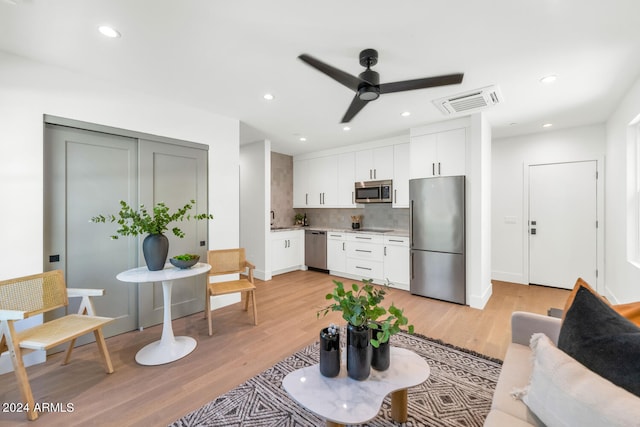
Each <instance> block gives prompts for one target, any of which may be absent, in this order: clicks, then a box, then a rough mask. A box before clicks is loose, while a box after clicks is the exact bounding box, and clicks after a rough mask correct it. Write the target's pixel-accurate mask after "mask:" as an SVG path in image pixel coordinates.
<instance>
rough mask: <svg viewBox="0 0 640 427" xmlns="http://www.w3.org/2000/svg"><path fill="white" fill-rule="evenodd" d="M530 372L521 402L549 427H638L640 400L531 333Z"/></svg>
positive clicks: (542, 336)
mask: <svg viewBox="0 0 640 427" xmlns="http://www.w3.org/2000/svg"><path fill="white" fill-rule="evenodd" d="M531 349H532V350H533V371H532V373H531V381H530V383H529V386H528V387H527V388H526V389H525V391H524V393H520V394H522V395H524V396H523V397H522V400H523V401H524V403H525V404H526V405H527V406H528V407H529V409H530V410H531V411H532V412H533V413H534V414H535V415H536V416H537V417H538V418H540V420H541V421H542V422H544V423H545V424H546V425H547V426H548V427H556V426H558V427H567V426H580V427H589V426H593V427H603V426H607V427H614V426H632V427H639V426H640V398H638V397H637V396H635V395H634V394H632V393H629V392H628V391H626V390H625V389H623V388H621V387H618V386H617V385H615V384H613V383H611V382H610V381H608V380H606V379H604V378H602V377H601V376H599V375H597V374H595V373H594V372H592V371H590V370H589V369H587V368H586V367H585V366H584V365H582V364H581V363H580V362H578V361H576V360H575V359H573V358H572V357H571V356H569V355H568V354H566V353H565V352H563V351H562V350H560V349H558V348H557V347H556V346H555V345H554V344H553V342H552V341H551V340H550V339H549V338H548V337H547V336H546V335H544V334H540V333H538V334H533V335H532V337H531Z"/></svg>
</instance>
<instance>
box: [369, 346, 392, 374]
mask: <svg viewBox="0 0 640 427" xmlns="http://www.w3.org/2000/svg"><path fill="white" fill-rule="evenodd" d="M390 363H391V347H390V346H389V341H387V342H381V343H380V345H379V346H378V347H377V348H376V347H373V348H372V354H371V367H372V368H373V369H375V370H376V371H386V370H387V369H389V364H390Z"/></svg>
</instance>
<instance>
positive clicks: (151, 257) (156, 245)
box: [142, 234, 169, 271]
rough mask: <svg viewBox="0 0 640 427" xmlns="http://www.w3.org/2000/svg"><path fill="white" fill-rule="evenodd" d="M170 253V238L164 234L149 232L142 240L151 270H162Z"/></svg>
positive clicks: (144, 253)
mask: <svg viewBox="0 0 640 427" xmlns="http://www.w3.org/2000/svg"><path fill="white" fill-rule="evenodd" d="M168 253H169V239H167V236H165V235H164V234H149V235H148V236H147V237H145V238H144V240H143V241H142V254H143V255H144V260H145V262H146V263H147V268H148V269H149V271H157V270H162V269H163V268H164V264H165V262H167V254H168Z"/></svg>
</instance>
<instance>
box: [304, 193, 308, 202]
mask: <svg viewBox="0 0 640 427" xmlns="http://www.w3.org/2000/svg"><path fill="white" fill-rule="evenodd" d="M304 204H305V205H308V204H309V193H305V195H304Z"/></svg>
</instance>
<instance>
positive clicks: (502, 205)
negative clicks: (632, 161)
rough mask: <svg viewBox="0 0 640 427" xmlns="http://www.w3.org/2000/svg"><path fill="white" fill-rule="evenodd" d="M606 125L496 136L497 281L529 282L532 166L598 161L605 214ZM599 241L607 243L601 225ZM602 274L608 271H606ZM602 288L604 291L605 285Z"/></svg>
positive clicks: (494, 263)
mask: <svg viewBox="0 0 640 427" xmlns="http://www.w3.org/2000/svg"><path fill="white" fill-rule="evenodd" d="M604 153H605V127H604V124H597V125H591V126H584V127H578V128H572V129H563V130H558V131H544V132H540V133H536V134H532V135H524V136H519V137H512V138H502V139H495V140H494V141H493V147H492V164H493V166H492V172H493V177H492V182H493V184H492V185H493V190H492V212H493V213H492V226H491V227H492V235H493V238H492V242H493V244H492V249H493V254H492V262H491V264H492V267H491V268H492V273H491V277H492V278H493V279H495V280H504V281H508V282H514V283H529V272H528V271H529V270H528V263H527V258H528V234H527V233H528V229H527V221H528V215H527V206H528V182H527V176H528V165H529V164H540V163H556V162H569V161H579V160H597V161H598V170H599V172H600V179H599V183H598V186H599V187H598V199H599V200H598V217H599V218H602V217H603V212H604V197H602V194H603V191H602V189H603V188H604V184H603V182H604V181H605V177H606V179H607V180H608V178H609V177H608V175H607V174H604V173H603V169H604V168H603V163H604ZM599 243H604V233H603V228H602V227H601V228H600V232H599ZM603 246H604V245H603V244H600V245H599V251H598V258H599V269H603V268H604V267H603V266H604V262H603V259H604V250H603ZM600 277H601V278H602V275H600ZM599 291H600V290H599Z"/></svg>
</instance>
